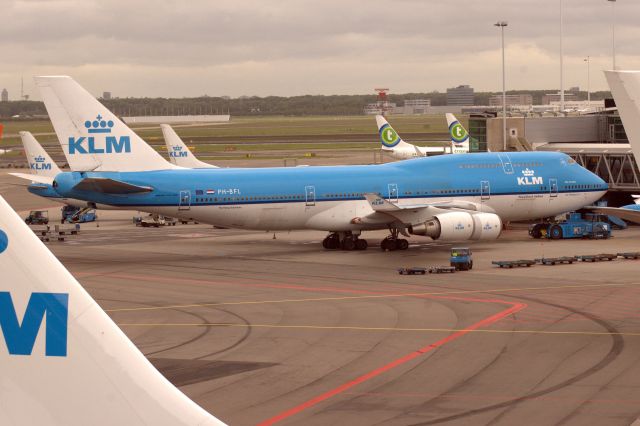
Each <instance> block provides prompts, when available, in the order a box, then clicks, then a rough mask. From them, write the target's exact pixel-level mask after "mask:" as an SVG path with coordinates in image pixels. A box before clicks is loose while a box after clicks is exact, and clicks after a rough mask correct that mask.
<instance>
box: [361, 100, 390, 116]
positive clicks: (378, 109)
mask: <svg viewBox="0 0 640 426" xmlns="http://www.w3.org/2000/svg"><path fill="white" fill-rule="evenodd" d="M396 108H397V106H396V104H395V103H394V102H388V101H385V102H384V103H380V102H373V103H370V104H366V105H365V106H364V109H363V112H364V113H365V114H366V115H381V114H382V113H383V111H385V112H386V111H390V112H394V111H395V110H396Z"/></svg>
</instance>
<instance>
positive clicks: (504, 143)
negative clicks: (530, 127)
mask: <svg viewBox="0 0 640 426" xmlns="http://www.w3.org/2000/svg"><path fill="white" fill-rule="evenodd" d="M507 25H508V24H507V21H498V22H496V23H495V24H493V26H494V27H500V37H501V39H502V150H503V151H506V150H507V90H506V86H505V73H504V27H506V26H507Z"/></svg>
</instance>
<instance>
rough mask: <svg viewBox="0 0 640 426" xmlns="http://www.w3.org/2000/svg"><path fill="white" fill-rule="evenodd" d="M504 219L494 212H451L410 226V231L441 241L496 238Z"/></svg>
mask: <svg viewBox="0 0 640 426" xmlns="http://www.w3.org/2000/svg"><path fill="white" fill-rule="evenodd" d="M501 230H502V220H500V217H499V216H498V215H496V214H493V213H474V214H471V213H467V212H449V213H441V214H437V215H435V216H434V217H433V219H431V220H428V221H426V222H424V223H420V224H418V225H412V226H410V227H409V233H411V234H414V235H424V236H426V237H431V238H433V239H434V240H440V241H464V240H495V239H496V238H498V236H499V235H500V231H501Z"/></svg>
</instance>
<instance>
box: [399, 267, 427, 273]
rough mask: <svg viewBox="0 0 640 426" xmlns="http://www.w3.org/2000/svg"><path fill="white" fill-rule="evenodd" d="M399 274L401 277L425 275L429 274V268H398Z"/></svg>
mask: <svg viewBox="0 0 640 426" xmlns="http://www.w3.org/2000/svg"><path fill="white" fill-rule="evenodd" d="M398 273H399V274H400V275H417V274H420V275H424V274H426V273H427V268H421V267H419V266H413V267H410V268H398Z"/></svg>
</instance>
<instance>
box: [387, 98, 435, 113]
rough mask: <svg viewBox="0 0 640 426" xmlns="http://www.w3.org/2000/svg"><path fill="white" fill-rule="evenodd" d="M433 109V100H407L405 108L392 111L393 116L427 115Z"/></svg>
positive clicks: (399, 107) (396, 108) (400, 107)
mask: <svg viewBox="0 0 640 426" xmlns="http://www.w3.org/2000/svg"><path fill="white" fill-rule="evenodd" d="M429 108H431V99H407V100H406V101H404V105H403V106H396V107H394V108H393V109H391V110H390V112H391V113H392V114H427V113H429Z"/></svg>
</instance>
